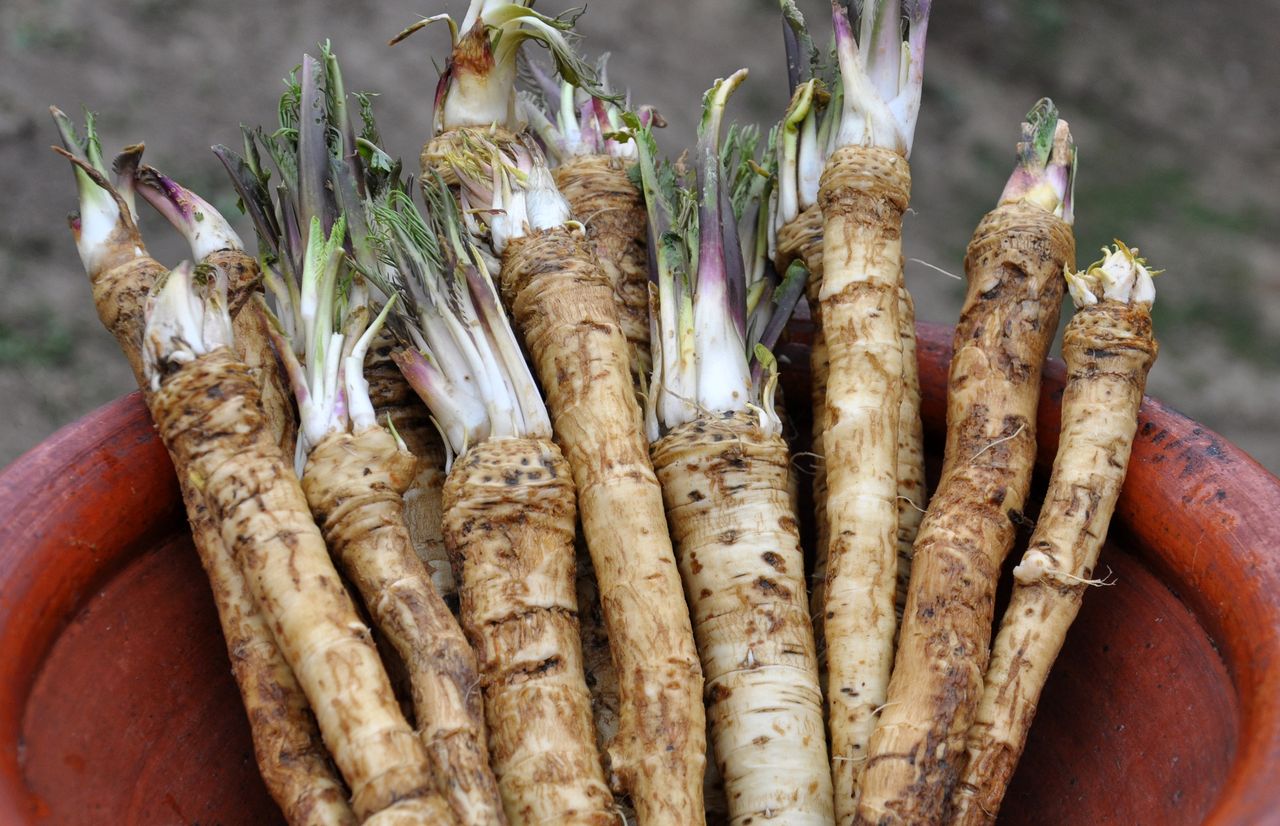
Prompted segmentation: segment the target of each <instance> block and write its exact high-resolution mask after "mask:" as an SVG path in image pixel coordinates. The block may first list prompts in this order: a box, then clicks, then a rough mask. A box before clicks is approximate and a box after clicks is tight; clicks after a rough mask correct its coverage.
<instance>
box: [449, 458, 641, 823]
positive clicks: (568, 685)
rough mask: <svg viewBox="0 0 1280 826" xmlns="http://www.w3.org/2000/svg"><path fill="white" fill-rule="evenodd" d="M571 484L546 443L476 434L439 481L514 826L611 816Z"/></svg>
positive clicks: (499, 771) (566, 469)
mask: <svg viewBox="0 0 1280 826" xmlns="http://www.w3.org/2000/svg"><path fill="white" fill-rule="evenodd" d="M574 516H575V508H574V489H573V480H572V478H571V476H570V471H569V466H568V464H567V463H566V462H565V460H564V458H563V457H562V456H561V455H560V451H559V449H558V448H556V446H555V445H553V444H551V443H550V442H544V441H540V440H536V439H498V440H489V441H485V442H481V443H480V444H478V445H476V446H474V447H472V448H471V449H470V450H468V451H467V452H466V453H465V454H463V455H462V456H461V457H459V459H458V460H457V461H456V462H455V463H454V465H453V469H452V470H451V471H450V473H449V479H448V481H447V482H446V483H445V540H446V542H447V543H448V546H449V552H450V555H451V556H452V558H453V559H454V560H455V563H456V565H457V567H458V575H459V578H460V582H461V589H460V595H461V604H462V622H463V625H464V626H465V627H466V630H467V636H468V637H469V638H470V639H471V644H472V645H473V646H474V648H475V650H476V652H477V654H478V656H479V660H480V671H481V681H480V688H481V690H482V691H483V694H484V706H485V714H486V715H487V717H488V721H489V739H490V744H491V745H492V751H493V767H494V771H495V773H496V774H497V776H498V786H499V788H500V789H501V791H502V800H503V804H504V805H505V807H506V812H507V817H508V818H509V819H510V821H511V823H512V824H513V826H515V825H518V826H526V825H527V826H533V825H534V824H550V823H564V824H598V826H606V825H607V824H614V823H616V822H617V818H616V817H615V815H614V814H613V811H612V804H613V796H612V795H611V794H610V793H609V788H608V786H607V785H606V783H605V777H604V769H603V767H602V766H601V761H600V754H599V752H598V751H597V750H596V742H595V732H594V729H593V726H592V719H591V695H590V694H589V693H588V691H587V684H586V679H585V677H584V675H583V662H582V644H581V639H580V637H579V632H578V604H577V596H576V594H575V592H574V555H573V536H574V527H575V523H574Z"/></svg>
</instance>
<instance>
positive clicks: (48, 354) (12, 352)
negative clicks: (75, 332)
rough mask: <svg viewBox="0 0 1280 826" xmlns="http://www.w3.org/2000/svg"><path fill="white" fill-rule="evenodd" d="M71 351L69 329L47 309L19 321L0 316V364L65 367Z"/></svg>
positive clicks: (73, 345)
mask: <svg viewBox="0 0 1280 826" xmlns="http://www.w3.org/2000/svg"><path fill="white" fill-rule="evenodd" d="M74 351H75V340H74V338H73V337H72V334H71V328H70V327H68V326H67V325H66V324H65V323H63V321H62V320H61V319H59V318H58V317H57V316H56V315H54V314H53V312H52V311H50V310H48V309H43V310H39V311H37V312H35V313H32V314H31V315H30V316H29V317H27V318H24V319H22V320H16V319H0V365H3V366H10V365H33V366H38V367H65V366H67V365H68V364H70V363H71V358H72V355H73V354H74Z"/></svg>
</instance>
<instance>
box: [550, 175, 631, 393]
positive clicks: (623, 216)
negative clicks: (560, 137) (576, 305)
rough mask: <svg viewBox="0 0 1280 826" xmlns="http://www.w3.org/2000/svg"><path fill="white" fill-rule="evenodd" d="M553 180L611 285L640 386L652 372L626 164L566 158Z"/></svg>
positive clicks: (629, 180)
mask: <svg viewBox="0 0 1280 826" xmlns="http://www.w3.org/2000/svg"><path fill="white" fill-rule="evenodd" d="M554 175H555V179H556V186H557V187H558V188H559V190H560V194H561V195H563V196H564V197H565V200H567V201H568V202H569V209H570V210H571V212H572V214H573V217H574V218H575V219H577V220H579V221H581V222H582V223H583V225H584V226H586V228H587V238H588V240H589V241H590V243H591V244H592V245H593V246H594V251H595V255H596V260H597V261H599V262H600V269H601V270H603V271H604V274H605V276H606V277H607V278H608V279H609V283H610V284H612V285H613V301H614V305H615V306H617V308H618V319H619V321H620V322H621V324H622V334H623V335H624V336H626V337H627V344H628V345H630V347H631V377H632V380H633V381H636V382H637V386H640V385H639V381H640V380H641V379H643V380H645V381H647V380H648V379H649V374H650V373H651V372H652V368H653V361H652V358H651V355H650V353H649V249H648V241H647V237H648V236H647V233H648V227H649V220H648V214H647V213H646V211H645V205H644V196H643V195H642V194H641V193H640V190H638V189H636V186H635V184H633V183H632V182H631V179H630V178H629V177H628V176H627V162H625V161H623V160H621V159H619V158H615V157H612V156H609V155H583V156H579V157H575V158H570V159H569V160H567V161H565V162H564V163H563V164H561V165H560V166H559V167H557V168H556V169H555V170H554Z"/></svg>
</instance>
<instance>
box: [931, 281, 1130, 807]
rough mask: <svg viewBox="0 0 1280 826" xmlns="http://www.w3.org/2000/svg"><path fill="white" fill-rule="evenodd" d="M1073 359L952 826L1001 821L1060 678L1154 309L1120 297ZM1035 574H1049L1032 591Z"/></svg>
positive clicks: (1074, 338) (1095, 312) (1076, 343)
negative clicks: (1043, 487)
mask: <svg viewBox="0 0 1280 826" xmlns="http://www.w3.org/2000/svg"><path fill="white" fill-rule="evenodd" d="M1062 353H1063V357H1064V358H1065V359H1066V362H1067V385H1066V389H1065V390H1064V391H1063V394H1062V432H1061V435H1060V436H1059V438H1058V454H1057V458H1055V459H1054V463H1053V475H1052V477H1051V478H1050V480H1049V490H1048V492H1047V493H1046V494H1045V500H1044V506H1043V507H1042V508H1041V509H1040V516H1039V519H1038V520H1037V522H1036V529H1035V532H1034V533H1033V534H1032V536H1031V540H1030V542H1029V543H1028V545H1027V552H1026V554H1024V555H1023V557H1022V565H1020V566H1019V569H1017V573H1016V574H1015V577H1016V582H1015V585H1014V590H1013V596H1012V598H1011V599H1010V601H1009V607H1008V608H1007V609H1006V610H1005V614H1004V619H1003V620H1002V621H1001V623H1000V632H999V634H997V635H996V641H995V644H994V645H993V646H992V653H991V665H990V666H989V667H988V668H987V674H986V679H985V685H984V687H983V693H982V701H981V702H980V703H979V704H978V711H977V714H976V716H975V719H974V722H973V725H972V726H970V728H969V732H968V735H967V737H966V755H965V761H964V762H965V766H964V769H963V771H962V773H961V779H960V784H959V785H958V786H957V787H956V791H955V796H954V797H953V798H952V801H951V802H952V812H951V814H950V820H949V822H951V823H958V824H982V823H990V822H992V821H994V820H995V815H996V812H997V811H999V808H1000V803H1001V801H1002V800H1003V799H1004V793H1005V790H1006V789H1007V788H1008V785H1009V781H1010V780H1011V779H1012V777H1013V772H1014V769H1015V768H1017V764H1018V758H1019V757H1021V755H1022V751H1023V747H1024V746H1025V745H1026V740H1027V732H1028V730H1029V729H1030V727H1031V721H1032V719H1033V718H1034V717H1035V712H1036V705H1037V704H1038V703H1039V702H1040V692H1041V690H1042V689H1043V688H1044V684H1045V680H1046V679H1047V678H1048V676H1049V669H1050V668H1051V667H1052V665H1053V662H1054V660H1055V659H1056V658H1057V656H1058V652H1059V651H1060V650H1061V648H1062V643H1063V641H1064V640H1065V639H1066V636H1067V629H1068V628H1070V626H1071V623H1072V622H1073V621H1074V620H1075V617H1076V614H1077V613H1078V612H1079V610H1080V600H1081V598H1082V597H1083V595H1084V592H1085V590H1086V589H1087V588H1088V586H1089V585H1090V584H1091V583H1090V582H1089V580H1091V579H1092V578H1093V570H1094V566H1095V565H1096V564H1097V561H1098V553H1099V552H1100V551H1101V550H1102V543H1103V541H1104V540H1105V539H1106V536H1107V526H1108V524H1109V523H1110V521H1111V515H1112V513H1113V512H1114V511H1115V504H1116V499H1117V498H1118V497H1119V495H1120V487H1121V485H1122V484H1123V483H1124V476H1125V470H1126V468H1127V467H1128V464H1129V453H1130V451H1131V450H1132V448H1133V436H1134V433H1135V432H1136V431H1137V427H1138V408H1139V406H1140V405H1141V404H1142V391H1143V388H1144V387H1145V386H1146V378H1147V371H1148V370H1150V369H1151V364H1152V362H1154V361H1155V357H1156V343H1155V340H1154V339H1153V338H1152V335H1151V315H1150V312H1149V311H1148V309H1147V308H1146V307H1135V306H1130V305H1128V304H1125V303H1122V302H1119V301H1111V300H1103V301H1101V302H1100V303H1098V304H1094V305H1091V306H1088V307H1084V308H1082V309H1080V310H1077V311H1076V314H1075V317H1074V318H1072V319H1071V322H1070V323H1069V324H1068V325H1067V329H1066V332H1065V334H1064V335H1063V337H1062ZM1024 566H1025V567H1027V568H1030V569H1031V570H1032V571H1036V572H1039V576H1038V577H1036V578H1034V579H1031V580H1030V581H1025V582H1024V581H1023V576H1022V575H1020V574H1022V572H1021V568H1022V567H1024ZM1027 575H1028V576H1029V575H1030V574H1027ZM1099 597H1101V595H1099Z"/></svg>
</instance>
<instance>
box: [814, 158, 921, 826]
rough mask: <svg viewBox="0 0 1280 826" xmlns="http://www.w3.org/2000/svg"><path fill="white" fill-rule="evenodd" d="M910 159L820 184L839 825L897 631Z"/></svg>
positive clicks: (830, 167) (864, 163)
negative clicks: (902, 316)
mask: <svg viewBox="0 0 1280 826" xmlns="http://www.w3.org/2000/svg"><path fill="white" fill-rule="evenodd" d="M910 189H911V177H910V172H909V169H908V167H907V162H906V161H905V160H904V159H903V157H902V156H901V155H899V154H897V153H896V152H892V151H889V150H885V149H879V148H875V147H861V146H845V147H841V148H840V149H838V150H837V151H836V152H835V153H834V154H833V155H832V156H831V159H830V160H829V161H828V162H827V166H826V169H825V170H824V172H823V174H822V182H821V186H820V188H819V194H818V197H819V203H820V204H821V207H822V215H823V237H824V246H823V279H822V287H821V290H820V295H819V303H820V305H821V308H822V324H823V335H824V337H825V339H826V343H827V357H828V360H829V372H828V384H827V400H826V425H827V426H826V428H825V430H824V432H823V447H824V453H825V454H826V464H827V520H828V522H829V525H830V528H829V530H830V540H829V542H830V544H829V547H828V559H827V577H826V589H827V590H826V599H825V602H824V605H823V624H824V631H825V639H826V642H827V648H826V651H827V657H826V661H827V699H828V703H829V706H830V711H829V716H828V723H829V725H830V730H831V759H832V776H833V783H834V787H835V799H836V820H837V822H838V823H842V824H847V823H850V822H852V820H853V811H854V801H855V798H856V789H857V784H856V778H857V772H858V769H859V768H860V767H861V765H862V762H863V760H864V759H865V755H866V747H867V742H868V740H869V739H870V737H871V730H872V727H873V726H874V725H875V719H876V717H875V715H876V711H877V709H879V708H880V707H881V706H882V705H883V704H884V701H885V694H886V691H887V689H888V684H889V670H890V667H891V666H892V663H893V639H894V631H895V629H896V626H897V621H896V616H895V614H894V607H893V599H894V592H895V588H896V584H897V571H898V562H897V556H898V547H897V541H898V533H897V532H898V420H899V417H900V414H901V400H902V342H901V334H900V329H899V317H898V316H899V313H898V310H899V304H898V300H899V299H898V289H899V283H900V279H901V273H902V213H903V211H904V210H905V209H906V206H907V202H908V199H909V197H910Z"/></svg>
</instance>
